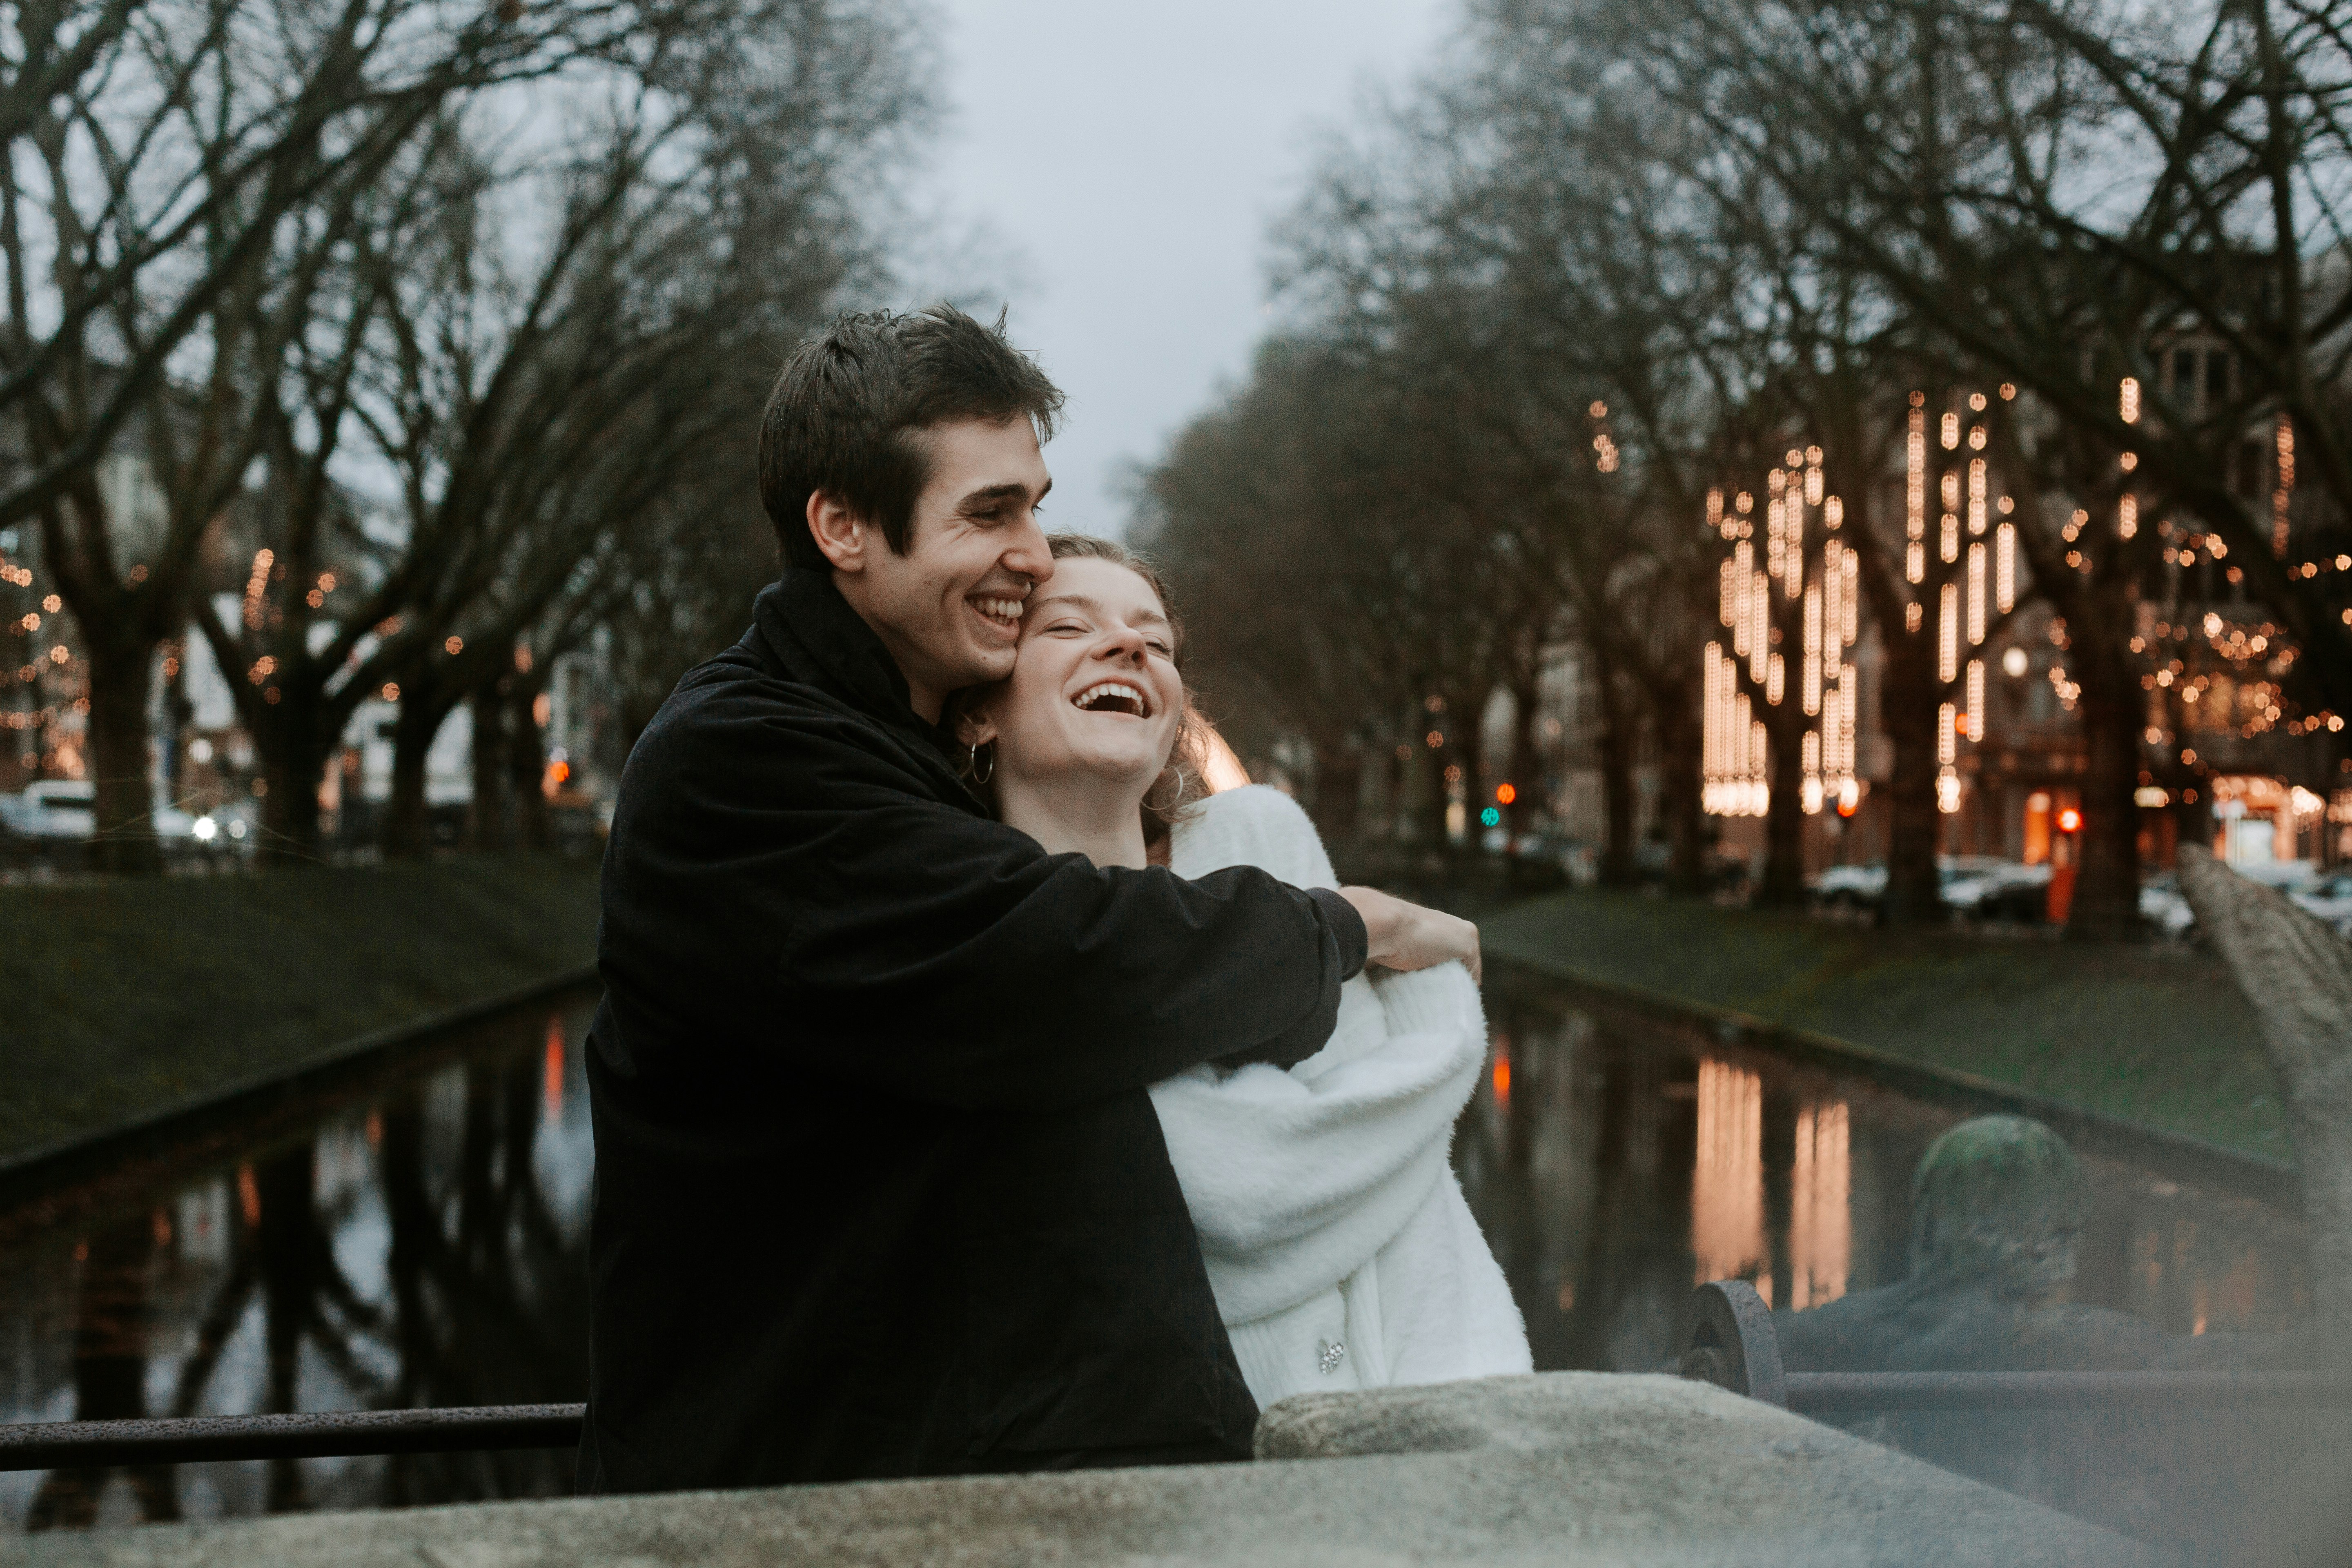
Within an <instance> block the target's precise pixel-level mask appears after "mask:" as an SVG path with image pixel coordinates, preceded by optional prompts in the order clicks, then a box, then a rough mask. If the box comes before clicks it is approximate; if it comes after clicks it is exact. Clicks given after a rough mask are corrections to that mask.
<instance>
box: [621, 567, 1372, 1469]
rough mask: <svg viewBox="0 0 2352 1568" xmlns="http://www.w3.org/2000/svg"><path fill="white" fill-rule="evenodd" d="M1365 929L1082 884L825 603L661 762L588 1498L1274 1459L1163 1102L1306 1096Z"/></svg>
mask: <svg viewBox="0 0 2352 1568" xmlns="http://www.w3.org/2000/svg"><path fill="white" fill-rule="evenodd" d="M1364 940H1365V939H1364V930H1363V924H1362V922H1361V921H1360V920H1359V919H1357V917H1356V915H1355V913H1354V911H1353V910H1351V909H1350V908H1349V906H1348V905H1347V904H1346V903H1345V901H1344V900H1339V898H1338V897H1337V895H1334V894H1331V893H1328V892H1323V893H1314V894H1309V893H1305V892H1301V891H1299V890H1297V889H1293V888H1289V887H1286V886H1285V885H1283V884H1282V883H1279V882H1277V881H1276V880H1275V879H1272V878H1271V877H1268V876H1266V875H1265V873H1263V872H1260V871H1256V870H1253V869H1248V868H1237V869H1234V870H1229V871H1221V872H1218V873H1217V874H1216V875H1214V876H1212V877H1207V878H1203V879H1201V880H1199V881H1196V882H1187V881H1183V880H1180V879H1177V878H1176V877H1174V876H1172V875H1171V874H1170V873H1168V872H1167V871H1164V870H1160V869H1157V868H1153V869H1147V870H1129V869H1109V870H1098V869H1097V868H1095V867H1094V866H1092V865H1091V864H1090V863H1089V862H1088V861H1087V859H1086V858H1084V857H1082V856H1077V855H1047V854H1046V853H1045V850H1044V849H1043V848H1042V847H1039V845H1038V844H1037V843H1036V842H1035V840H1034V839H1032V838H1030V837H1028V836H1027V835H1025V834H1024V833H1021V832H1019V831H1018V830H1016V829H1014V828H1011V827H1007V826H1004V825H1003V824H1001V823H998V822H995V821H993V820H992V819H991V818H990V817H989V816H987V815H986V813H985V812H984V811H983V810H982V806H981V805H980V803H979V802H978V801H977V800H976V799H974V798H973V796H972V795H971V792H970V791H968V790H967V789H965V788H964V787H963V785H962V784H961V782H960V781H959V780H958V778H957V777H956V774H955V771H954V769H953V768H952V767H951V766H950V763H949V760H948V757H947V754H946V753H945V752H943V751H942V749H941V745H940V739H939V737H938V735H937V733H936V732H935V731H933V730H932V728H931V727H930V726H929V725H927V724H926V723H924V722H923V721H921V720H920V719H919V718H918V717H917V715H916V714H915V712H914V710H912V709H911V708H910V707H908V700H907V688H906V683H905V680H904V679H903V678H902V677H901V676H900V675H899V673H898V668H897V667H896V666H895V665H894V664H893V663H892V662H891V660H890V658H889V656H888V655H887V652H886V651H885V650H884V649H883V647H882V645H881V642H880V640H879V639H878V638H877V637H875V636H874V634H873V632H872V631H871V630H870V629H868V628H867V626H866V624H865V623H864V622H863V621H862V620H860V619H859V618H858V617H857V616H856V613H855V612H854V611H853V610H851V609H850V607H849V605H847V603H846V602H845V601H844V600H843V599H842V597H841V595H840V594H839V593H838V592H837V591H836V590H835V588H834V586H833V584H832V583H831V581H830V580H829V578H827V577H825V576H824V575H822V574H815V573H810V572H803V571H792V572H788V573H786V574H785V576H784V579H783V581H782V582H781V583H779V584H775V585H773V586H772V587H770V588H769V589H768V590H767V591H765V592H764V593H762V594H761V595H760V598H759V601H758V604H757V605H756V608H755V612H754V622H753V625H752V627H751V630H750V631H749V632H747V633H745V634H744V637H743V639H742V641H741V642H740V643H738V644H737V645H736V646H735V647H732V648H730V649H729V650H728V651H727V652H726V653H724V654H721V655H720V656H719V658H715V659H713V660H711V661H710V662H709V663H708V664H705V665H702V666H700V667H699V668H696V669H694V670H693V671H691V672H689V673H688V675H687V677H686V679H683V680H682V681H680V682H679V683H678V688H677V691H676V692H675V693H674V694H673V695H672V696H671V697H670V699H669V700H668V701H667V703H665V704H664V705H663V707H662V710H661V711H660V713H659V714H658V715H656V718H655V720H654V721H653V723H652V724H651V726H649V727H648V728H647V729H646V732H645V734H644V736H643V738H642V739H640V740H639V742H637V745H636V749H635V752H633V753H632V754H631V755H630V758H629V763H628V767H627V770H626V773H625V775H624V777H623V780H622V784H621V795H620V803H619V806H618V808H617V810H616V811H615V813H614V821H613V836H612V841H611V844H610V846H609V847H608V848H607V849H606V852H605V857H604V921H603V926H602V930H601V934H600V943H599V945H600V955H599V966H600V969H601V971H602V974H603V978H604V984H605V988H606V990H605V997H604V1005H603V1006H602V1007H601V1008H600V1009H599V1010H598V1012H597V1015H596V1020H595V1023H594V1025H593V1028H592V1029H591V1031H590V1035H589V1054H588V1074H589V1079H588V1082H589V1091H590V1097H591V1100H592V1104H593V1112H594V1126H595V1137H596V1184H595V1197H594V1204H593V1221H592V1232H591V1238H590V1255H591V1270H592V1277H593V1301H592V1325H593V1331H592V1341H593V1345H592V1358H591V1388H590V1394H589V1404H588V1426H587V1435H586V1437H585V1439H584V1441H583V1449H582V1467H581V1485H582V1488H583V1490H596V1491H645V1490H656V1489H670V1488H683V1487H725V1486H752V1485H762V1484H773V1483H779V1482H787V1481H817V1480H837V1479H850V1478H859V1477H877V1476H905V1475H929V1474H941V1473H950V1472H956V1471H970V1470H990V1469H1012V1468H1028V1467H1031V1466H1036V1465H1053V1464H1067V1463H1072V1462H1080V1463H1115V1462H1118V1460H1119V1459H1120V1458H1134V1459H1139V1460H1140V1459H1147V1458H1167V1457H1190V1458H1207V1457H1213V1456H1215V1455H1219V1454H1225V1455H1232V1456H1234V1457H1240V1458H1245V1457H1247V1454H1248V1451H1249V1437H1250V1429H1251V1427H1252V1426H1253V1425H1254V1424H1255V1420H1256V1414H1257V1412H1256V1407H1255V1405H1254V1404H1253V1402H1252V1401H1251V1398H1250V1395H1249V1392H1248V1389H1247V1387H1246V1386H1245V1385H1244V1384H1243V1382H1242V1379H1241V1374H1240V1372H1239V1370H1238V1368H1237V1367H1236V1366H1235V1365H1234V1358H1233V1351H1232V1348H1231V1347H1230V1346H1229V1345H1228V1343H1227V1342H1226V1340H1225V1334H1224V1330H1223V1327H1222V1326H1221V1325H1220V1323H1219V1322H1218V1320H1217V1311H1216V1303H1215V1301H1214V1300H1213V1298H1212V1296H1211V1294H1210V1291H1209V1284H1208V1279H1207V1276H1206V1274H1205V1272H1204V1271H1203V1269H1202V1264H1201V1256H1200V1246H1199V1242H1198V1240H1197V1239H1196V1238H1195V1237H1194V1235H1193V1232H1192V1221H1191V1219H1190V1217H1189V1216H1188V1215H1187V1214H1186V1213H1185V1209H1184V1203H1183V1197H1182V1194H1181V1193H1180V1192H1179V1190H1178V1188H1177V1184H1176V1178H1175V1173H1174V1172H1173V1171H1172V1170H1171V1167H1170V1165H1169V1163H1168V1152H1167V1146H1166V1144H1165V1143H1164V1142H1163V1141H1162V1139H1161V1137H1160V1123H1159V1121H1158V1119H1157V1117H1156V1116H1155V1115H1154V1114H1153V1112H1152V1109H1151V1102H1150V1098H1149V1096H1147V1095H1146V1094H1145V1093H1144V1089H1143V1086H1144V1085H1146V1084H1149V1083H1151V1082H1153V1081H1155V1080H1157V1079H1162V1078H1165V1077H1167V1076H1169V1075H1170V1074H1171V1073H1174V1072H1177V1071H1180V1070H1181V1069H1182V1068H1188V1067H1191V1066H1193V1065H1195V1064H1196V1063H1199V1062H1201V1061H1203V1060H1207V1059H1210V1058H1247V1059H1253V1060H1271V1061H1276V1062H1279V1063H1285V1064H1286V1063H1289V1062H1293V1061H1297V1060H1302V1059H1304V1058H1306V1057H1307V1056H1308V1055H1310V1054H1312V1053H1313V1052H1314V1051H1315V1050H1316V1049H1317V1048H1318V1047H1320V1046H1321V1045H1322V1043H1323V1041H1324V1039H1325V1038H1326V1037H1328V1035H1329V1033H1330V1029H1331V1026H1332V1022H1333V1019H1334V1018H1335V1016H1336V1015H1337V1010H1338V1005H1339V984H1340V982H1341V981H1342V980H1343V979H1344V978H1346V977H1347V976H1348V975H1349V974H1351V973H1354V972H1355V971H1356V969H1358V968H1360V966H1361V964H1362V963H1363V957H1364Z"/></svg>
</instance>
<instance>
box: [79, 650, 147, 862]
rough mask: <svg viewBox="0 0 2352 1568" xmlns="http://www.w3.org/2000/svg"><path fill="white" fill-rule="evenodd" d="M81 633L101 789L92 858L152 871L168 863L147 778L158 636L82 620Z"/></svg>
mask: <svg viewBox="0 0 2352 1568" xmlns="http://www.w3.org/2000/svg"><path fill="white" fill-rule="evenodd" d="M79 618H80V617H79V616H77V617H76V619H77V620H79ZM81 633H82V639H83V642H84V646H85V647H87V649H88V658H89V777H90V779H91V780H92V782H93V783H94V784H95V786H96V789H97V795H98V799H97V810H96V817H97V837H96V839H95V840H94V842H93V843H92V844H91V846H90V858H91V863H92V866H93V868H95V869H98V870H100V871H111V872H113V873H115V874H117V875H121V876H152V875H154V874H155V873H156V872H158V871H160V870H161V869H163V855H162V853H161V851H160V849H159V848H158V847H157V845H156V842H155V816H154V799H153V796H152V786H151V785H150V784H148V777H147V774H148V757H147V683H148V677H149V674H150V671H151V669H152V665H153V661H154V656H155V641H154V639H152V638H150V637H146V636H144V635H143V634H142V632H140V631H139V630H137V629H136V628H134V627H128V626H125V627H100V626H89V625H87V624H85V625H83V626H82V627H81Z"/></svg>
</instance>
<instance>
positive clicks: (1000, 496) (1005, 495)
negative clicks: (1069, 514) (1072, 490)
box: [956, 479, 1054, 512]
mask: <svg viewBox="0 0 2352 1568" xmlns="http://www.w3.org/2000/svg"><path fill="white" fill-rule="evenodd" d="M1053 488H1054V481H1053V480H1052V479H1047V480H1046V481H1045V489H1042V490H1039V491H1038V492H1037V500H1039V501H1042V500H1045V497H1046V495H1047V494H1048V493H1049V492H1051V491H1052V489H1053ZM1008 500H1029V487H1028V486H1027V485H1024V484H1021V483H1019V482H1018V481H1015V480H1012V479H1008V480H1006V481H1005V482H1004V483H1003V484H1001V485H982V486H981V487H980V488H979V489H976V490H972V491H970V492H969V493H967V494H966V495H965V496H964V497H963V499H962V500H959V501H957V502H956V510H958V511H967V512H968V511H981V510H985V509H987V508H988V507H991V506H993V505H995V504H996V503H997V502H999V501H1008ZM1030 504H1031V505H1033V506H1034V505H1035V504H1036V501H1031V502H1030Z"/></svg>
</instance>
